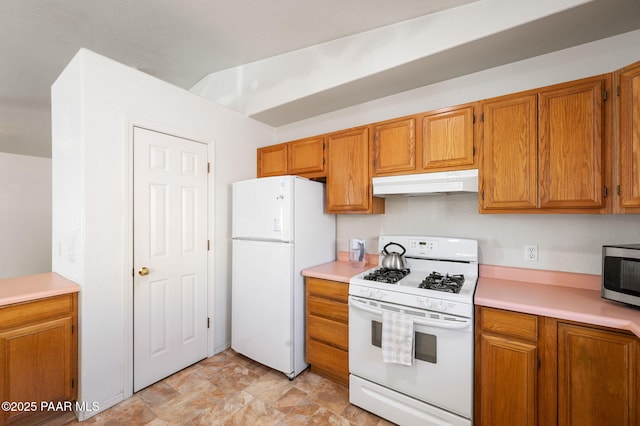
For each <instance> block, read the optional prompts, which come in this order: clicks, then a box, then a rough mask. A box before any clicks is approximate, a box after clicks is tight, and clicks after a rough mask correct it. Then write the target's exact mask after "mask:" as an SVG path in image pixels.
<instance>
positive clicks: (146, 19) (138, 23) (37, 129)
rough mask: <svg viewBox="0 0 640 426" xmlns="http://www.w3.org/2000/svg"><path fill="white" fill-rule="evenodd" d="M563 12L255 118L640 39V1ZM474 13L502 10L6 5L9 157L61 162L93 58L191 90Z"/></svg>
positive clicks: (291, 4)
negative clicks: (70, 89) (59, 124)
mask: <svg viewBox="0 0 640 426" xmlns="http://www.w3.org/2000/svg"><path fill="white" fill-rule="evenodd" d="M519 1H525V0H519ZM526 1H527V2H537V3H539V2H540V1H542V2H543V3H544V1H543V0H526ZM558 1H559V2H560V3H566V4H568V5H571V3H574V4H575V5H573V6H575V7H573V6H572V7H567V10H565V11H562V12H559V13H554V14H553V15H551V16H547V17H544V18H540V19H535V20H533V21H531V22H528V23H526V24H519V25H518V26H517V27H515V28H510V29H508V30H505V31H503V32H502V33H500V34H494V35H492V36H490V37H485V38H483V39H481V40H473V42H471V41H469V43H462V44H460V45H459V46H457V47H456V48H455V49H449V50H448V51H446V52H439V53H438V54H433V55H429V56H426V57H424V58H421V59H419V60H416V61H412V62H411V63H407V64H405V66H402V67H392V68H393V69H389V70H387V71H385V72H378V73H376V74H375V75H372V76H370V78H369V79H362V78H359V79H357V81H355V80H354V81H347V82H345V83H343V84H340V85H339V86H337V87H333V88H330V89H328V90H324V91H322V92H321V93H317V94H311V93H310V94H308V95H300V96H299V97H298V98H297V99H292V100H291V99H290V100H288V101H287V102H283V103H281V104H279V105H271V106H269V108H267V109H263V110H261V111H259V112H258V113H255V114H249V115H253V116H254V117H255V118H257V119H260V120H262V121H264V122H266V123H269V124H272V125H274V126H277V125H281V124H284V123H287V122H292V121H296V120H299V119H302V118H306V116H304V115H302V116H301V115H300V111H302V110H304V111H306V115H307V116H309V114H319V113H323V112H328V111H330V110H332V109H337V108H342V107H345V106H348V105H346V104H345V102H346V101H345V97H344V94H345V93H348V94H349V99H351V101H350V102H351V103H352V104H356V103H360V102H363V101H366V100H371V99H375V98H376V97H381V96H386V95H389V94H392V93H397V92H399V91H403V90H408V89H411V88H415V87H420V86H423V85H426V84H430V83H432V82H435V81H440V80H445V79H448V78H452V77H455V76H456V75H461V74H465V73H468V72H473V71H477V70H479V69H485V68H489V67H492V66H496V65H500V64H502V63H506V62H510V61H515V60H519V59H524V58H526V57H530V56H534V55H539V54H541V53H546V52H550V51H554V50H559V49H562V48H566V47H570V46H573V45H577V44H582V43H585V42H588V41H592V40H595V39H599V38H604V37H608V36H611V35H615V34H619V33H623V32H628V31H631V30H634V29H637V28H640V1H638V0H562V1H561V0H558ZM469 4H473V5H474V6H475V7H478V5H481V6H484V5H485V4H486V6H487V8H490V7H491V6H493V5H495V4H496V1H494V0H430V1H427V0H395V1H389V0H346V1H345V0H306V1H302V0H233V1H224V0H208V1H205V0H186V1H182V2H177V1H175V0H100V1H98V0H0V55H1V62H0V64H1V65H0V152H11V153H16V154H25V155H36V156H44V157H47V156H50V155H51V134H50V133H51V132H50V87H51V84H52V83H53V82H54V81H55V79H56V78H57V76H58V75H59V74H60V73H61V72H62V70H63V68H64V67H65V65H66V64H67V63H68V62H69V61H70V60H71V58H72V57H73V56H74V55H75V53H76V52H77V51H78V49H80V48H81V47H85V48H88V49H90V50H92V51H94V52H97V53H100V54H102V55H105V56H107V57H110V58H112V59H114V60H116V61H118V62H121V63H123V64H126V65H129V66H132V67H135V68H137V69H139V70H141V71H143V72H146V73H148V74H151V75H153V76H155V77H158V78H160V79H162V80H164V81H167V82H169V83H171V84H174V85H176V86H179V87H182V88H185V89H190V88H192V87H193V86H194V85H195V84H196V83H197V82H199V81H200V80H201V79H203V78H204V77H206V76H208V75H210V74H212V73H214V74H215V73H216V72H219V71H223V70H226V69H229V68H234V67H238V66H240V65H244V64H249V63H255V62H256V61H261V60H264V59H266V58H272V57H275V56H277V55H281V54H284V53H286V52H292V51H296V50H298V49H303V48H305V47H308V46H313V45H318V44H320V43H325V42H328V41H331V40H336V39H340V38H343V37H347V36H351V35H353V34H357V33H362V32H365V31H370V30H373V29H376V28H380V27H383V26H387V25H390V24H395V23H398V22H402V21H406V20H412V19H414V18H418V17H423V16H425V15H429V14H433V13H440V11H444V10H446V9H450V8H456V7H459V9H460V10H462V9H464V7H467V6H468V5H469ZM455 10H458V9H455ZM490 12H491V13H499V11H490ZM474 52H475V53H474ZM424 69H429V70H430V71H431V72H430V73H428V76H426V75H427V73H424V72H421V70H424ZM285 78H286V76H285ZM347 103H348V102H347ZM301 107H304V108H301Z"/></svg>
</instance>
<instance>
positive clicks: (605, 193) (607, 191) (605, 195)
mask: <svg viewBox="0 0 640 426" xmlns="http://www.w3.org/2000/svg"><path fill="white" fill-rule="evenodd" d="M608 193H609V190H608V189H607V187H606V186H603V187H602V196H603V197H605V198H607V194H608Z"/></svg>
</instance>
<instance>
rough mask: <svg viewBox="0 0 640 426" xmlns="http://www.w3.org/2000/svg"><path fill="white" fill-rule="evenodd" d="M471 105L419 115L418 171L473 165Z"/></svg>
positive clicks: (460, 168)
mask: <svg viewBox="0 0 640 426" xmlns="http://www.w3.org/2000/svg"><path fill="white" fill-rule="evenodd" d="M474 105H475V104H474ZM474 105H461V106H456V107H452V108H444V109H440V110H437V111H433V112H430V113H427V114H424V115H421V116H420V121H421V122H422V144H421V145H422V146H421V147H422V150H421V151H422V152H421V154H422V155H421V158H422V164H421V171H425V172H428V171H436V170H454V169H455V170H462V169H470V168H474V167H475V161H474V160H475V155H474V154H475V152H474V147H473V141H474V131H473V127H474V126H473V124H474V117H475V114H474V108H475V107H474Z"/></svg>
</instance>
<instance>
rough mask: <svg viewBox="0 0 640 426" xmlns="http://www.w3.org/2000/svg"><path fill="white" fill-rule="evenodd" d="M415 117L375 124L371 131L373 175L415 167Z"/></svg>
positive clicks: (400, 171)
mask: <svg viewBox="0 0 640 426" xmlns="http://www.w3.org/2000/svg"><path fill="white" fill-rule="evenodd" d="M415 123H416V119H415V117H410V118H403V119H401V120H394V121H388V122H384V123H379V124H376V125H374V126H373V127H372V132H373V175H374V176H378V175H384V174H394V173H403V172H410V171H414V170H415V168H416V124H415Z"/></svg>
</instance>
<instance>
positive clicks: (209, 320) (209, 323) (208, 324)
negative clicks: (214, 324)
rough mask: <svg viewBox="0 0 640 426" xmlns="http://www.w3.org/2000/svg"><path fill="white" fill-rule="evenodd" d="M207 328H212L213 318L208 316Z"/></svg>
mask: <svg viewBox="0 0 640 426" xmlns="http://www.w3.org/2000/svg"><path fill="white" fill-rule="evenodd" d="M207 328H211V318H209V317H207Z"/></svg>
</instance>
